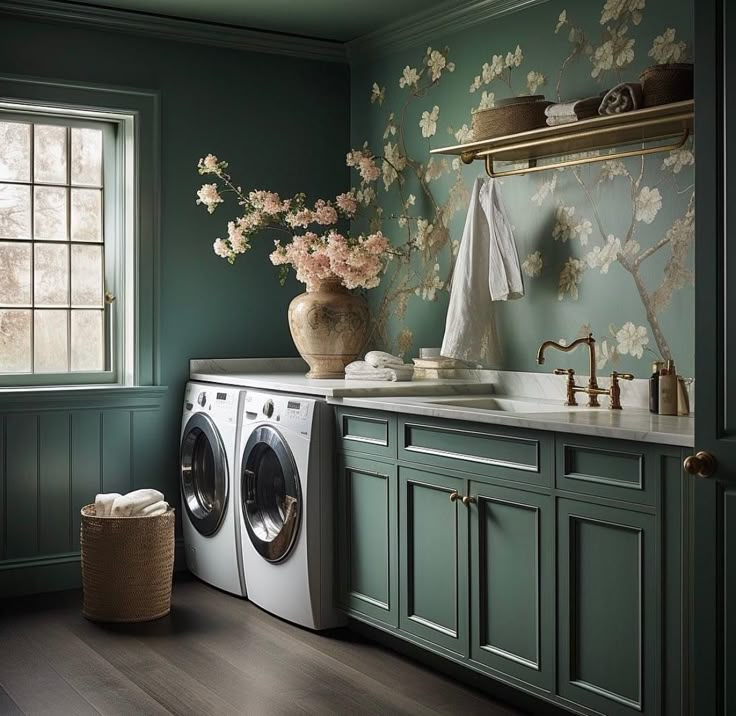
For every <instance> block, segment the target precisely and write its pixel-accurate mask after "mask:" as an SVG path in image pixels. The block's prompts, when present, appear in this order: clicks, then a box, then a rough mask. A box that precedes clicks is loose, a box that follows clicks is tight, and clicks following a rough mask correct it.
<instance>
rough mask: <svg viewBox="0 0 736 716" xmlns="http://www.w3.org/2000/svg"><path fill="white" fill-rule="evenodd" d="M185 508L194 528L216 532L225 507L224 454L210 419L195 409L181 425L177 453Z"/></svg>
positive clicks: (225, 472) (200, 530)
mask: <svg viewBox="0 0 736 716" xmlns="http://www.w3.org/2000/svg"><path fill="white" fill-rule="evenodd" d="M179 464H180V473H181V491H182V498H183V500H182V501H183V502H184V508H185V509H186V511H187V514H188V515H189V519H190V520H191V522H192V524H193V525H194V527H195V529H196V530H197V532H199V533H200V534H202V535H204V536H205V537H207V536H209V535H212V534H214V533H215V532H217V530H218V528H219V527H220V524H221V523H222V518H223V517H224V516H225V509H226V507H227V494H228V482H229V474H228V467H227V455H226V454H225V448H224V446H223V444H222V439H221V438H220V435H219V433H218V431H217V429H216V428H215V425H214V423H213V422H212V419H211V418H210V417H209V416H208V415H206V414H204V413H195V414H194V415H192V417H191V418H190V419H189V421H188V422H187V424H186V427H185V428H184V434H183V436H182V439H181V454H180V463H179Z"/></svg>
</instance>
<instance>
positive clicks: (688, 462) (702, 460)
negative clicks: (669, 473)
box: [682, 450, 717, 477]
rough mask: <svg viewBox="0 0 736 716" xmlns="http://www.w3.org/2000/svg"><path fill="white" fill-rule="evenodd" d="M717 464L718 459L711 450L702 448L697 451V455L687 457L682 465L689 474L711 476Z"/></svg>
mask: <svg viewBox="0 0 736 716" xmlns="http://www.w3.org/2000/svg"><path fill="white" fill-rule="evenodd" d="M716 464H717V463H716V459H715V458H714V457H713V456H712V455H711V454H710V453H709V452H705V451H704V450H701V451H700V452H697V453H695V455H689V456H688V457H686V458H685V461H684V462H683V463H682V466H683V467H684V468H685V472H687V473H688V474H689V475H697V476H698V477H711V475H713V473H714V472H715V471H716Z"/></svg>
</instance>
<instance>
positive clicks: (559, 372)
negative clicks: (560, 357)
mask: <svg viewBox="0 0 736 716" xmlns="http://www.w3.org/2000/svg"><path fill="white" fill-rule="evenodd" d="M552 373H554V374H555V375H569V376H573V375H575V371H574V370H573V369H572V368H555V369H554V370H553V371H552Z"/></svg>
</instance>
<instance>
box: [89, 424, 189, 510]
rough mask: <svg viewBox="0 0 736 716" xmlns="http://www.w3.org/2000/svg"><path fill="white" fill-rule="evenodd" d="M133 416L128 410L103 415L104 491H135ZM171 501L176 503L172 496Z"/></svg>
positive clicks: (123, 492)
mask: <svg viewBox="0 0 736 716" xmlns="http://www.w3.org/2000/svg"><path fill="white" fill-rule="evenodd" d="M132 425H133V416H132V415H131V413H130V412H129V411H127V410H108V411H106V412H104V413H103V414H102V490H103V492H120V493H122V494H125V493H126V492H130V490H131V489H133V485H132V480H131V467H132V454H131V449H130V448H131V444H132V439H133V436H132ZM171 501H172V502H173V501H175V499H174V495H171Z"/></svg>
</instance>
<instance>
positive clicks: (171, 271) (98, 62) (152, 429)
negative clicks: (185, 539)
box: [0, 16, 350, 594]
mask: <svg viewBox="0 0 736 716" xmlns="http://www.w3.org/2000/svg"><path fill="white" fill-rule="evenodd" d="M2 74H6V75H25V76H29V77H37V78H44V79H52V80H68V81H73V82H84V83H93V84H99V85H103V86H105V87H109V86H111V85H117V86H123V87H128V88H141V89H146V90H154V91H158V92H159V93H160V98H161V117H162V119H161V138H162V157H161V160H162V193H161V196H162V200H161V246H160V282H159V286H158V289H159V296H160V316H159V326H160V345H159V352H160V383H161V385H165V386H168V391H167V392H166V393H164V394H163V395H161V394H159V393H157V392H155V391H154V392H153V393H152V395H148V396H145V397H131V396H126V397H120V398H114V397H111V396H109V395H106V396H104V397H102V398H100V399H90V400H88V401H81V402H80V401H69V400H67V399H62V400H60V401H51V403H49V401H43V402H42V401H40V400H38V399H29V400H28V401H27V402H24V401H20V402H19V401H18V400H12V401H10V402H9V401H8V399H0V421H2V426H3V429H2V431H0V432H1V433H2V435H3V436H4V438H5V447H4V452H3V455H4V456H5V457H4V460H0V465H5V466H6V469H5V470H3V468H2V467H0V495H2V496H4V498H5V503H4V504H3V497H0V514H1V515H2V520H3V525H2V526H1V528H0V594H2V593H9V592H11V591H32V590H34V589H43V588H48V587H50V586H64V585H65V584H68V583H69V579H73V578H76V575H78V566H77V564H76V560H77V557H76V555H75V551H76V549H77V546H78V538H77V532H76V531H77V528H78V517H77V515H78V508H79V507H80V506H81V505H82V504H84V503H85V502H87V501H89V500H90V499H93V498H94V494H95V493H96V492H97V491H98V490H99V489H101V488H104V489H112V488H114V487H117V488H119V489H124V488H125V487H126V486H128V485H134V486H142V485H149V486H157V487H160V488H162V489H163V490H164V491H165V492H166V495H167V497H168V498H170V499H171V500H177V499H178V487H177V452H178V437H179V429H180V421H181V399H182V396H183V389H184V384H185V382H186V380H187V377H188V372H189V366H188V361H189V359H190V358H197V357H200V358H201V357H205V358H206V357H249V356H282V355H296V353H295V349H294V346H293V343H292V341H291V338H290V335H289V330H288V325H287V319H286V309H287V306H288V304H289V301H290V300H291V298H292V297H293V296H294V295H296V294H297V293H300V292H301V290H302V288H301V285H300V284H297V283H296V282H290V283H288V284H287V286H286V287H285V288H281V287H280V286H279V283H278V277H277V274H276V269H275V268H273V267H271V265H270V263H269V262H268V259H267V254H268V252H269V250H270V245H271V241H270V238H269V237H263V240H262V241H260V242H255V247H254V249H253V251H252V252H251V254H250V255H249V257H248V259H249V260H248V261H241V262H239V264H238V265H237V266H236V267H230V266H228V264H227V263H225V262H223V261H222V260H221V259H218V258H217V257H216V256H215V255H214V253H213V252H212V250H211V246H212V242H213V241H214V239H215V238H216V236H217V235H218V232H220V233H221V232H222V230H223V227H222V225H221V222H222V220H223V219H224V215H221V216H220V219H217V218H216V217H215V218H212V217H209V216H208V215H207V213H206V212H205V211H203V210H202V208H201V207H198V206H196V205H195V199H196V191H197V189H198V188H199V186H200V185H201V183H202V178H201V177H199V176H198V175H197V172H196V164H197V160H198V159H199V157H201V156H204V155H205V154H206V153H208V152H213V153H216V154H218V155H220V156H222V157H227V159H228V160H229V161H230V163H231V167H232V169H233V171H234V172H237V174H238V178H239V180H240V181H241V182H242V183H243V185H245V186H254V187H261V188H269V189H273V190H276V191H279V192H282V193H283V194H284V195H290V194H293V193H296V192H297V191H300V190H303V189H304V188H305V186H306V187H307V188H308V190H309V191H310V193H311V192H313V193H314V194H317V195H326V196H329V195H333V196H334V195H335V194H336V193H339V192H341V191H344V190H345V188H346V187H347V184H348V181H349V177H348V173H347V171H348V170H347V168H346V167H345V163H344V151H345V147H346V146H348V144H349V116H350V115H349V110H350V107H349V104H350V103H349V69H348V68H347V67H346V66H344V65H339V64H336V63H335V64H333V63H323V62H317V61H310V60H302V59H293V58H286V57H282V56H279V55H272V54H255V53H249V52H244V51H243V52H240V51H234V50H229V49H223V48H219V47H208V46H204V45H199V44H187V43H184V42H172V41H163V40H156V39H148V38H142V37H136V36H133V35H128V34H124V33H116V32H104V31H94V30H91V29H82V28H76V27H73V26H70V25H58V26H54V25H52V24H47V23H45V22H38V21H32V22H31V21H24V20H20V19H14V18H11V17H7V16H3V17H2V20H1V21H0V75H2ZM49 416H51V417H49ZM0 443H2V438H0ZM70 446H71V447H70ZM0 447H1V445H0ZM77 448H80V449H82V448H84V452H82V453H80V452H79V450H78V449H77ZM79 456H83V457H79ZM39 560H40V561H39ZM65 565H67V566H65ZM3 567H5V569H4V571H3Z"/></svg>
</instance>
